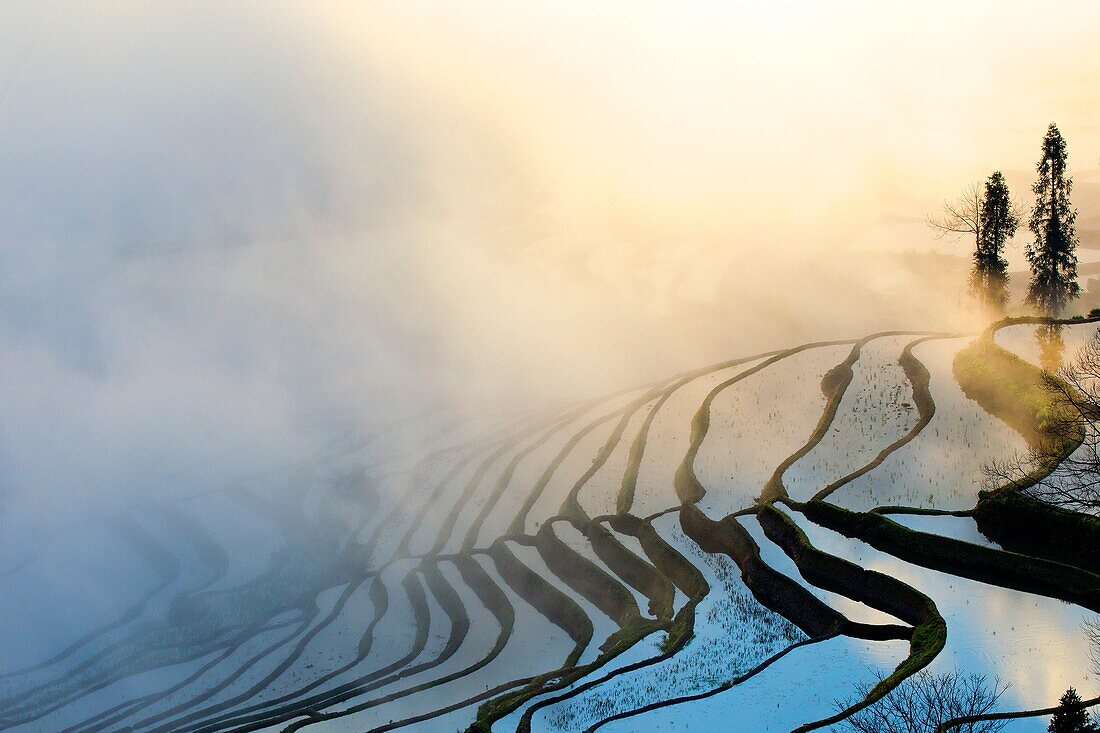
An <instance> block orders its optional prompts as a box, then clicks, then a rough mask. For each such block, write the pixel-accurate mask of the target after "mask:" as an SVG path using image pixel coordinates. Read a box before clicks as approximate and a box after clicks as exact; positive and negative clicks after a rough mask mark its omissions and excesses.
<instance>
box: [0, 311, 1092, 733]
mask: <svg viewBox="0 0 1100 733" xmlns="http://www.w3.org/2000/svg"><path fill="white" fill-rule="evenodd" d="M1025 328H1028V329H1033V328H1034V327H1033V326H1031V325H1027V326H1024V325H1011V326H1007V327H1005V328H1003V329H1001V330H1000V331H997V332H994V331H990V332H987V333H986V334H983V335H981V336H974V335H969V336H962V335H956V334H946V333H886V334H876V335H872V336H868V337H866V338H864V339H861V340H858V341H844V342H829V343H814V344H806V345H802V346H797V347H795V348H791V349H788V350H783V351H777V352H771V353H767V354H755V355H746V356H745V357H743V358H738V359H734V360H731V361H727V362H724V363H720V364H714V365H711V366H707V367H704V368H701V369H698V370H696V371H693V372H690V373H686V374H682V375H676V376H673V377H671V378H669V379H667V380H665V381H662V382H659V383H657V384H653V385H647V386H644V387H640V388H636V389H629V390H624V391H623V392H621V393H618V394H614V395H609V396H606V397H602V398H598V399H593V400H590V401H588V402H585V403H583V404H578V405H571V406H568V407H566V408H564V409H561V410H560V411H557V412H554V413H551V414H543V415H536V416H525V417H523V418H517V419H507V420H506V419H500V420H495V419H492V420H491V419H481V420H478V421H476V422H473V423H471V422H455V421H452V420H449V419H447V418H445V417H442V416H431V417H426V418H422V419H418V420H415V421H410V422H407V423H404V424H401V425H397V426H394V427H393V428H391V429H389V430H387V431H383V432H380V433H378V434H375V435H372V436H369V437H367V438H364V439H362V440H349V441H346V442H344V443H341V444H338V445H334V446H332V447H331V448H330V450H328V451H326V452H325V453H324V454H323V455H319V456H316V457H315V458H313V459H311V460H309V461H305V462H302V463H301V464H299V465H297V466H296V467H295V469H294V470H293V471H291V472H289V473H288V474H284V475H280V477H279V478H278V479H272V478H271V477H261V478H257V479H255V480H254V481H251V482H246V483H244V484H241V485H234V486H232V487H229V488H227V489H226V490H225V491H223V492H220V493H216V494H210V495H203V496H196V497H189V498H187V499H181V500H179V501H178V502H176V503H174V504H172V505H170V506H163V505H157V506H138V507H134V508H133V509H132V510H130V511H128V512H126V513H124V514H121V515H117V516H111V517H106V518H89V519H87V520H86V521H84V522H81V523H79V524H78V525H77V526H74V527H70V528H66V530H65V531H63V532H57V533H55V534H53V535H50V536H46V537H37V538H34V541H30V540H29V539H28V540H27V541H25V542H18V543H11V544H10V545H5V548H6V549H5V550H4V553H5V554H3V556H2V557H0V563H2V564H0V624H2V627H3V630H2V637H0V638H2V639H3V641H0V649H2V652H3V653H2V654H0V730H6V731H19V732H30V731H63V732H64V733H93V732H98V731H160V732H164V733H167V732H169V731H171V732H177V733H212V732H214V731H261V730H262V731H298V730H302V731H309V732H310V733H312V732H313V731H317V732H318V733H323V732H328V731H387V730H395V729H401V728H404V729H409V730H417V731H446V732H448V733H450V732H452V731H456V730H467V729H469V730H475V731H497V732H498V733H499V732H501V731H529V730H530V731H595V730H605V731H609V732H610V731H638V730H646V731H649V730H697V731H705V730H720V729H721V730H726V729H729V726H730V725H734V726H735V728H734V729H737V730H754V731H788V730H798V731H807V730H814V729H821V728H828V727H829V726H831V725H833V724H834V723H836V722H837V721H839V720H841V719H842V718H843V717H845V716H846V715H847V714H849V713H850V712H852V710H853V709H855V708H858V707H861V706H863V705H866V704H868V703H870V702H871V701H873V699H875V698H877V697H879V696H881V695H883V694H886V693H888V692H889V690H890V689H892V687H893V686H894V685H896V684H897V683H898V682H900V681H901V680H903V679H904V678H905V677H907V676H908V675H910V674H912V673H914V672H916V671H918V670H920V669H922V668H925V667H929V666H931V667H932V668H934V669H938V668H951V667H956V666H957V667H959V668H961V669H964V670H966V671H974V672H983V673H987V674H990V675H999V676H1000V677H1001V678H1003V679H1004V680H1006V681H1008V682H1009V683H1010V684H1011V687H1010V688H1009V691H1008V693H1006V695H1005V697H1004V698H1003V699H1002V705H1003V706H1004V707H1005V708H1007V709H1031V708H1042V707H1047V706H1049V705H1050V704H1052V703H1053V702H1054V701H1055V700H1056V699H1057V697H1058V695H1059V694H1060V692H1061V691H1063V690H1064V689H1065V688H1066V687H1068V686H1070V685H1075V686H1077V687H1078V689H1079V690H1081V691H1082V692H1083V693H1087V696H1093V695H1095V694H1096V693H1097V692H1098V690H1096V687H1097V686H1098V685H1097V682H1096V680H1094V679H1091V678H1090V677H1089V674H1090V672H1089V670H1090V668H1091V663H1090V661H1089V658H1088V651H1089V650H1088V648H1087V645H1086V644H1085V642H1084V637H1083V634H1082V630H1081V627H1082V624H1083V623H1084V622H1086V621H1088V620H1090V619H1093V618H1095V617H1096V616H1095V614H1096V613H1097V612H1100V567H1098V566H1097V565H1098V562H1097V555H1096V553H1095V552H1094V549H1095V545H1094V544H1092V545H1089V544H1084V545H1076V546H1077V547H1078V548H1080V547H1085V548H1086V549H1085V550H1083V551H1077V552H1075V551H1074V549H1073V548H1074V547H1075V545H1074V542H1078V541H1080V542H1085V543H1087V542H1088V540H1087V538H1086V539H1080V538H1077V537H1076V536H1075V535H1074V532H1076V531H1078V530H1076V529H1074V528H1075V527H1077V525H1076V524H1073V523H1068V522H1067V523H1065V524H1059V522H1061V521H1062V519H1064V518H1062V517H1060V516H1059V515H1057V514H1052V515H1048V514H1044V513H1043V509H1044V508H1043V507H1037V506H1036V505H1035V502H1034V500H1032V499H1029V498H1027V497H1026V496H1025V495H1023V494H1020V493H1019V492H1015V491H1014V490H1013V491H1012V492H1011V493H1010V494H1004V493H1002V492H994V493H993V494H983V495H982V496H981V497H980V496H979V492H978V484H979V481H980V479H981V469H982V465H983V464H984V463H985V462H987V461H989V460H991V459H996V458H1003V457H1007V456H1009V455H1011V454H1013V453H1014V452H1016V451H1019V450H1022V449H1024V448H1025V447H1026V445H1027V440H1028V439H1030V437H1031V436H1029V434H1028V430H1027V426H1026V425H1024V426H1021V425H1020V420H1019V417H1018V416H1017V417H1015V418H1012V419H1009V418H1008V417H1006V415H1004V414H1002V413H1003V406H999V403H994V402H992V401H990V399H989V397H988V394H989V390H988V388H989V385H987V384H985V383H984V382H983V381H982V380H983V379H984V378H986V377H983V376H982V374H988V372H981V370H975V369H973V368H968V365H970V366H971V367H972V366H973V365H974V364H985V365H987V366H989V368H990V369H992V370H994V371H996V370H997V369H998V368H999V367H998V366H997V365H998V363H1000V361H1003V360H1015V361H1013V363H1021V364H1024V365H1026V369H1025V370H1023V371H1020V373H1021V374H1024V375H1025V377H1022V378H1021V379H1023V380H1024V382H1021V383H1017V384H1015V385H1013V388H1014V389H1016V390H1017V392H1015V394H1019V393H1020V392H1019V390H1025V391H1026V390H1028V389H1034V384H1032V383H1026V380H1027V379H1033V378H1035V376H1037V374H1038V370H1037V368H1036V367H1033V366H1030V363H1031V362H1036V363H1038V361H1039V358H1040V355H1039V353H1038V349H1037V348H1033V347H1032V344H1031V342H1030V341H1029V340H1028V337H1027V333H1029V332H1025V331H1023V329H1025ZM1094 330H1095V326H1092V325H1090V324H1078V325H1072V326H1067V327H1066V329H1065V341H1066V342H1067V343H1069V344H1072V343H1074V342H1076V341H1080V340H1081V339H1082V338H1088V337H1089V335H1091V333H1093V332H1094ZM1021 334H1023V335H1021ZM1012 351H1016V352H1019V354H1020V357H1022V359H1023V361H1020V360H1019V359H1016V357H1014V356H1013V355H1012V353H1011V352H1012ZM999 360H1000V361H999ZM1026 375H1032V376H1031V377H1027V376H1026ZM1032 417H1033V418H1035V419H1037V417H1036V416H1034V415H1033V416H1032ZM1002 418H1005V419H1002ZM410 446H413V447H410ZM1036 516H1042V517H1045V519H1044V521H1047V522H1048V524H1047V525H1045V527H1046V528H1047V529H1046V530H1044V531H1049V532H1052V533H1056V534H1058V535H1059V536H1060V537H1061V538H1062V541H1061V544H1059V545H1058V546H1057V547H1053V546H1052V547H1050V548H1047V549H1044V547H1045V545H1041V543H1040V546H1037V545H1036V541H1035V538H1034V537H1032V538H1030V539H1028V538H1023V537H1021V535H1020V532H1019V526H1020V524H1021V522H1022V521H1025V520H1022V519H1021V517H1023V518H1025V519H1026V518H1034V517H1036ZM1090 531H1093V532H1094V531H1095V529H1094V528H1093V529H1092V530H1090ZM1093 536H1094V535H1093ZM44 578H52V579H54V580H53V581H52V582H50V583H49V584H46V583H43V582H42V579H44ZM876 674H880V675H882V676H884V681H883V682H882V683H881V684H879V685H877V686H876V687H874V689H873V690H872V692H871V695H870V696H869V697H868V698H866V699H864V700H862V701H860V702H857V703H855V704H854V707H849V708H847V709H840V708H838V706H837V704H836V702H835V701H836V700H838V699H847V698H851V696H852V695H853V692H854V690H855V689H856V687H857V685H858V683H860V682H865V681H868V680H871V679H873V678H874V677H875V675H876ZM1083 696H1086V695H1083ZM1044 725H1045V724H1044V723H1042V722H1041V721H1039V720H1037V719H1034V718H1031V719H1027V718H1025V719H1021V720H1017V721H1014V722H1013V723H1012V724H1011V726H1010V727H1009V728H1008V730H1009V731H1029V730H1036V731H1038V730H1042V729H1043V728H1044Z"/></svg>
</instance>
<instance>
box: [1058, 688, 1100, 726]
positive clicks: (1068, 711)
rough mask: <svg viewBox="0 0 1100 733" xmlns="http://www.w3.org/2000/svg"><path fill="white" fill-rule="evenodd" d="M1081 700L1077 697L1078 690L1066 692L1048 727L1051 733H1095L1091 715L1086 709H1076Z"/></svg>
mask: <svg viewBox="0 0 1100 733" xmlns="http://www.w3.org/2000/svg"><path fill="white" fill-rule="evenodd" d="M1080 704H1081V698H1080V697H1078V696H1077V690H1075V689H1073V688H1072V687H1071V688H1069V689H1068V690H1066V694H1064V695H1062V699H1061V700H1060V701H1059V707H1058V712H1056V713H1054V715H1053V717H1051V719H1050V725H1048V726H1047V731H1048V732H1049V733H1095V731H1096V726H1095V725H1093V724H1092V721H1091V720H1089V714H1088V713H1087V712H1085V710H1084V708H1076V709H1074V707H1073V706H1074V705H1080Z"/></svg>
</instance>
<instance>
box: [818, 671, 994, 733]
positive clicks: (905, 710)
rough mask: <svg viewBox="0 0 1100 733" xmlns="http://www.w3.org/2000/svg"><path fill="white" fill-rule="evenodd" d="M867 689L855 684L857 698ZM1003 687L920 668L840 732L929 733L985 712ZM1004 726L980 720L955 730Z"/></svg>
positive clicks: (985, 731)
mask: <svg viewBox="0 0 1100 733" xmlns="http://www.w3.org/2000/svg"><path fill="white" fill-rule="evenodd" d="M881 679H882V677H881V675H880V676H879V680H880V681H881ZM871 687H872V686H871V685H869V684H866V683H861V684H859V685H857V686H856V695H857V696H858V698H857V699H862V698H863V697H866V695H867V693H868V692H870V691H871ZM1006 689H1008V686H1007V685H1005V684H1003V683H1001V682H1000V681H999V680H994V682H993V685H992V687H990V686H989V685H987V684H986V678H985V676H984V675H977V674H970V675H965V674H963V673H962V672H960V671H958V670H954V671H951V672H946V673H944V674H932V673H931V672H929V671H927V670H922V671H920V672H918V673H917V674H915V675H913V676H912V677H910V678H909V679H907V680H905V681H904V682H902V683H901V684H900V685H898V686H897V688H895V689H894V691H893V692H891V693H890V694H889V695H886V697H883V698H881V699H879V700H877V701H876V702H874V703H872V704H871V705H869V706H868V707H866V708H864V709H863V710H860V711H858V712H856V713H854V714H853V715H851V716H849V717H848V718H847V719H846V720H845V721H844V722H843V723H841V728H842V729H843V730H848V731H853V733H933V732H934V731H935V730H936V728H937V727H938V726H939V725H940V724H941V723H945V722H947V721H948V720H951V719H953V718H959V717H964V716H968V715H982V714H984V713H988V712H990V711H991V710H992V709H993V708H994V707H995V706H996V704H997V700H998V699H999V698H1000V697H1001V695H1003V694H1004V691H1005V690H1006ZM852 703H853V701H852V700H847V701H841V702H838V703H837V707H838V708H840V709H847V708H848V707H850V706H851V705H852ZM1007 724H1008V722H1007V721H1004V720H985V721H979V722H974V723H966V724H964V725H962V726H960V727H959V728H957V729H956V730H958V731H963V732H965V733H998V731H1001V730H1003V729H1004V727H1005V726H1006V725H1007Z"/></svg>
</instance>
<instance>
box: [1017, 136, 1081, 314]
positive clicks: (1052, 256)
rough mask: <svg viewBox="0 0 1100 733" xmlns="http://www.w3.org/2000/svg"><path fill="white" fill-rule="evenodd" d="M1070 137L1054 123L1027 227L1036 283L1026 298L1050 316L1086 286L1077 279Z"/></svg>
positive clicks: (1032, 281) (1044, 143)
mask: <svg viewBox="0 0 1100 733" xmlns="http://www.w3.org/2000/svg"><path fill="white" fill-rule="evenodd" d="M1066 157H1067V156H1066V141H1065V139H1063V138H1062V133H1060V132H1059V131H1058V126H1057V125H1055V124H1054V123H1053V122H1052V123H1051V124H1050V127H1049V128H1047V134H1046V137H1044V138H1043V155H1042V158H1040V159H1039V163H1038V165H1036V167H1035V169H1036V171H1037V172H1038V173H1039V180H1037V181H1036V182H1035V185H1034V186H1032V188H1031V190H1032V191H1033V192H1034V193H1035V208H1034V209H1032V211H1031V220H1030V221H1029V222H1028V226H1029V228H1030V229H1031V233H1032V234H1033V235H1034V237H1035V241H1034V242H1032V243H1031V244H1029V245H1028V248H1027V261H1028V263H1029V264H1030V265H1031V283H1030V285H1029V286H1028V291H1027V302H1028V303H1029V304H1030V305H1033V306H1035V307H1036V308H1037V309H1038V310H1039V311H1040V312H1041V313H1043V314H1045V315H1048V316H1058V315H1061V313H1062V311H1063V310H1065V307H1066V306H1067V305H1068V304H1069V302H1070V301H1071V300H1073V299H1074V298H1076V297H1077V295H1078V294H1079V293H1080V291H1081V287H1080V286H1079V285H1078V284H1077V232H1076V229H1075V226H1074V224H1075V221H1076V219H1077V212H1076V211H1075V210H1074V209H1073V205H1072V204H1071V203H1070V200H1069V197H1070V192H1071V190H1072V188H1073V180H1072V179H1070V178H1069V177H1067V176H1066Z"/></svg>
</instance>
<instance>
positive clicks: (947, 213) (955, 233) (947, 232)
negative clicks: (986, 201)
mask: <svg viewBox="0 0 1100 733" xmlns="http://www.w3.org/2000/svg"><path fill="white" fill-rule="evenodd" d="M982 201H983V198H982V188H981V186H980V185H979V184H977V183H971V184H970V185H969V186H967V188H966V190H965V191H963V192H962V194H960V195H959V198H958V199H956V200H955V201H953V202H952V201H946V202H944V205H943V214H942V215H941V216H929V217H928V226H930V227H932V230H933V231H934V232H935V233H936V238H937V239H943V238H944V237H950V238H951V239H958V238H959V237H961V236H962V235H964V234H970V235H973V237H974V245H975V249H977V248H978V244H979V243H980V241H981V230H982Z"/></svg>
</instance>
